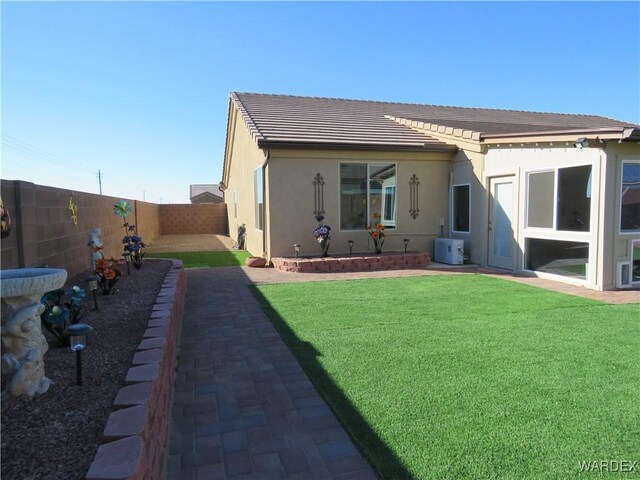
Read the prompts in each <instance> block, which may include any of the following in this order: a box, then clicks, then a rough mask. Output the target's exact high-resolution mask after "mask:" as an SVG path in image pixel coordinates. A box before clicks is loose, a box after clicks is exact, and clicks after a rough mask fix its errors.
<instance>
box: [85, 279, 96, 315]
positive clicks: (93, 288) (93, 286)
mask: <svg viewBox="0 0 640 480" xmlns="http://www.w3.org/2000/svg"><path fill="white" fill-rule="evenodd" d="M87 283H88V284H89V290H91V293H93V309H94V310H98V297H97V296H96V290H98V276H97V275H91V276H90V277H89V278H87Z"/></svg>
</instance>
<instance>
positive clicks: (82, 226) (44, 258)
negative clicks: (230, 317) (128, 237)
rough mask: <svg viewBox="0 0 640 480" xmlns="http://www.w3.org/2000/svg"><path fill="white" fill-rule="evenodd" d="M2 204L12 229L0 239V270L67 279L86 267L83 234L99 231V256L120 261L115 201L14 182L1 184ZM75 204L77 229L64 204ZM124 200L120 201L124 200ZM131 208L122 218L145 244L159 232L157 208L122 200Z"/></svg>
mask: <svg viewBox="0 0 640 480" xmlns="http://www.w3.org/2000/svg"><path fill="white" fill-rule="evenodd" d="M1 188H2V200H3V202H4V205H5V207H6V208H8V209H9V214H10V215H11V221H12V225H13V229H12V231H11V234H10V235H9V236H8V237H7V238H5V239H3V240H2V248H1V250H2V258H1V260H2V268H3V269H9V268H23V267H40V266H42V265H43V264H47V265H48V266H49V267H52V268H64V269H65V270H67V272H68V275H69V276H70V277H71V276H73V275H76V274H78V273H81V272H83V271H85V270H87V269H88V268H89V267H90V263H89V261H90V256H89V255H90V254H89V249H88V247H87V242H88V235H89V232H90V231H91V230H93V229H94V228H96V227H100V228H101V229H102V237H101V238H102V242H103V244H104V246H105V249H104V250H103V253H104V255H105V256H106V257H111V256H113V257H115V258H120V255H121V253H122V237H123V236H124V229H123V228H122V223H123V222H122V218H120V217H117V216H116V215H114V213H113V204H114V203H116V202H117V201H118V200H121V199H120V198H116V197H108V196H103V195H95V194H91V193H85V192H73V191H71V190H65V189H60V188H54V187H45V186H42V185H35V184H33V183H31V182H24V181H20V180H15V181H12V180H2V182H1ZM71 198H72V199H73V203H74V204H75V205H76V206H77V225H75V224H74V222H73V221H72V219H71V211H70V209H69V200H70V199H71ZM125 200H126V199H125ZM127 201H129V202H130V203H131V205H132V207H133V209H134V210H133V213H132V214H131V216H130V217H128V220H129V222H131V223H134V222H135V221H136V217H137V219H138V222H140V223H139V230H138V232H139V234H140V235H141V236H142V237H143V239H144V240H145V241H146V242H150V241H152V240H153V239H154V238H155V237H156V236H157V235H158V232H159V231H160V224H159V220H158V206H157V205H155V204H151V203H145V202H138V201H135V200H127Z"/></svg>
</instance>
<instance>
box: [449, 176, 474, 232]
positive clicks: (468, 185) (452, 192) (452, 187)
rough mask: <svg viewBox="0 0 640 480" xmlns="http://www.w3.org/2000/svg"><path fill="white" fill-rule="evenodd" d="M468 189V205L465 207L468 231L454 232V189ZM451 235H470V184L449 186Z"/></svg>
mask: <svg viewBox="0 0 640 480" xmlns="http://www.w3.org/2000/svg"><path fill="white" fill-rule="evenodd" d="M465 186H466V187H468V189H469V194H468V205H467V216H468V217H469V218H468V223H469V230H466V231H465V230H454V225H455V210H454V198H455V195H456V194H455V191H456V187H465ZM450 202H451V219H450V221H451V224H450V225H451V233H454V234H456V235H471V184H470V183H454V184H453V185H451V199H450Z"/></svg>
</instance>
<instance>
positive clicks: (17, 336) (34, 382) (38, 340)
mask: <svg viewBox="0 0 640 480" xmlns="http://www.w3.org/2000/svg"><path fill="white" fill-rule="evenodd" d="M66 278H67V271H66V270H62V269H56V268H24V269H16V270H2V271H0V284H1V287H2V301H3V302H4V303H6V305H7V307H8V308H6V309H3V310H4V311H3V319H2V320H3V322H2V362H1V364H2V381H3V389H2V397H3V398H4V397H5V396H7V395H11V396H14V397H17V396H23V395H24V396H27V397H29V398H32V397H33V396H35V395H39V394H42V393H44V392H46V391H47V390H48V389H49V385H51V380H49V379H48V378H47V377H45V374H44V354H45V353H46V352H47V350H48V349H49V346H48V344H47V340H46V339H45V337H44V335H43V334H42V330H41V329H40V314H41V313H42V312H43V310H44V308H45V307H44V305H43V304H42V303H40V298H41V297H42V296H43V295H44V294H45V292H47V291H50V290H54V289H56V288H60V287H61V286H62V285H64V281H65V280H66ZM5 316H6V317H7V318H6V321H5ZM5 381H6V384H4V382H5Z"/></svg>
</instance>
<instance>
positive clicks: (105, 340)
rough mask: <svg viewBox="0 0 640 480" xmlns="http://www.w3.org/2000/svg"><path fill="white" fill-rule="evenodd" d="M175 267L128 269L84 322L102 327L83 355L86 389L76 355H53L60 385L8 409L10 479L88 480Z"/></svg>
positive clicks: (51, 365)
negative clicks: (113, 291) (115, 405)
mask: <svg viewBox="0 0 640 480" xmlns="http://www.w3.org/2000/svg"><path fill="white" fill-rule="evenodd" d="M170 266H171V262H170V261H166V260H155V259H154V260H146V261H145V263H144V265H143V267H142V269H141V270H135V269H133V268H132V271H131V275H130V276H127V275H126V269H125V270H124V271H123V276H122V278H121V279H120V281H119V282H118V285H117V287H118V293H116V294H115V295H109V296H105V295H101V294H98V304H99V310H98V311H92V310H91V309H92V308H93V297H92V296H91V293H90V292H89V291H87V296H86V297H85V304H86V305H87V312H86V313H85V316H84V317H83V319H82V322H84V323H88V324H89V325H91V326H92V327H93V328H94V331H93V332H92V333H91V336H90V337H89V341H88V344H89V345H88V348H87V350H86V351H85V352H84V353H83V356H82V366H83V373H84V375H83V385H82V386H78V385H76V363H75V354H74V353H73V352H71V351H69V349H68V348H60V347H57V346H56V340H55V338H54V337H52V336H50V335H49V333H48V332H45V336H46V337H47V340H49V344H50V348H49V351H48V352H47V353H46V354H45V357H44V359H45V373H46V375H47V377H48V378H50V379H51V380H53V382H54V383H53V385H51V387H50V388H49V391H48V392H47V393H45V394H44V395H42V396H40V397H36V398H34V399H33V400H28V399H9V400H7V401H3V402H2V437H1V438H2V452H1V453H2V467H1V472H2V478H7V479H21V480H36V479H38V480H40V479H51V480H60V479H69V480H71V479H81V478H84V477H85V475H86V472H87V471H88V469H89V466H90V465H91V462H92V461H93V458H94V456H95V454H96V451H97V449H98V446H99V445H100V442H101V438H102V432H103V430H104V426H105V423H106V420H107V417H108V416H109V413H111V407H112V405H113V401H114V399H115V396H116V394H117V393H118V390H119V389H120V388H122V386H123V385H124V379H125V377H126V374H127V371H128V369H129V368H130V366H131V360H132V359H133V355H134V353H135V351H136V348H137V347H138V345H139V344H140V341H141V340H142V335H143V333H144V331H145V329H146V328H147V323H148V322H149V317H150V316H151V309H152V307H153V305H154V303H155V300H156V297H157V295H158V292H159V290H160V287H161V286H162V283H163V281H164V278H165V277H166V275H167V272H168V271H169V268H170ZM88 275H89V273H88V272H86V273H83V274H80V275H77V276H75V277H73V278H71V279H69V280H68V281H67V283H66V287H70V286H73V285H78V286H81V287H82V288H85V287H86V281H85V279H86V278H87V276H88Z"/></svg>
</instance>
